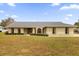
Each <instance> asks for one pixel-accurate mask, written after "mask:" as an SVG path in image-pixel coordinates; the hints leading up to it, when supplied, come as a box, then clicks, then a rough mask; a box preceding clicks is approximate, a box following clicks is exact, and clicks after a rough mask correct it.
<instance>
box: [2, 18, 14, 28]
mask: <svg viewBox="0 0 79 59" xmlns="http://www.w3.org/2000/svg"><path fill="white" fill-rule="evenodd" d="M13 22H14V19H13V18H11V17H8V18H7V19H3V20H2V21H1V26H3V27H5V26H7V25H9V24H11V23H13Z"/></svg>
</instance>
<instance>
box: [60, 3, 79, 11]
mask: <svg viewBox="0 0 79 59" xmlns="http://www.w3.org/2000/svg"><path fill="white" fill-rule="evenodd" d="M67 9H79V5H78V4H71V5H69V6H63V7H61V8H60V10H67Z"/></svg>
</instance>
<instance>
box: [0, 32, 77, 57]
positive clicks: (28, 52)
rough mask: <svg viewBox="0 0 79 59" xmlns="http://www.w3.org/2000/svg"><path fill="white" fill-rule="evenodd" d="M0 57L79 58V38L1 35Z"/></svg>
mask: <svg viewBox="0 0 79 59" xmlns="http://www.w3.org/2000/svg"><path fill="white" fill-rule="evenodd" d="M0 55H1V56H11V55H12V56H79V38H78V37H57V38H56V37H44V36H26V35H5V34H4V33H0Z"/></svg>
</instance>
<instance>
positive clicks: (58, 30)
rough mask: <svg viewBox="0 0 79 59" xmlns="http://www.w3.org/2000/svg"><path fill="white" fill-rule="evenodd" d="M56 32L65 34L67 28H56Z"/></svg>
mask: <svg viewBox="0 0 79 59" xmlns="http://www.w3.org/2000/svg"><path fill="white" fill-rule="evenodd" d="M56 34H65V28H56Z"/></svg>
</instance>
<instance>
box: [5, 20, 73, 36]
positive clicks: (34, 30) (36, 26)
mask: <svg viewBox="0 0 79 59" xmlns="http://www.w3.org/2000/svg"><path fill="white" fill-rule="evenodd" d="M6 29H7V30H8V33H13V34H14V33H23V34H48V35H49V36H56V35H59V36H62V35H73V34H74V26H73V25H70V24H65V23H62V22H14V23H12V24H10V25H8V26H7V27H6Z"/></svg>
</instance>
